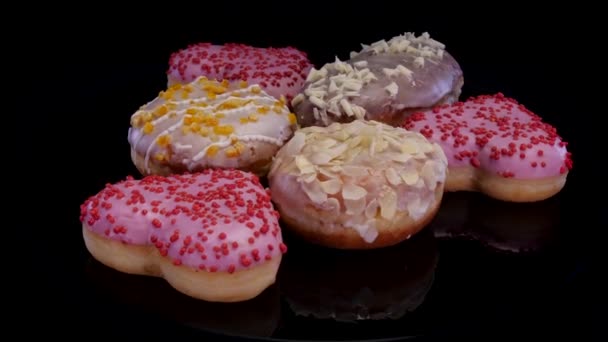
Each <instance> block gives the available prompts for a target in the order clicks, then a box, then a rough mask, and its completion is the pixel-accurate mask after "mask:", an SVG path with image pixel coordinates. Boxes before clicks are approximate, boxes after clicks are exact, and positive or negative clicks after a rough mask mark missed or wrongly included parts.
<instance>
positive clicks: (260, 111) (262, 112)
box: [258, 106, 270, 114]
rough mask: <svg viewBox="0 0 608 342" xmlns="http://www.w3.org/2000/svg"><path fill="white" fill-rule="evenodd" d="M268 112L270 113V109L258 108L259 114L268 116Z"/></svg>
mask: <svg viewBox="0 0 608 342" xmlns="http://www.w3.org/2000/svg"><path fill="white" fill-rule="evenodd" d="M268 111H270V108H268V107H266V106H264V107H260V108H258V113H260V114H266V113H268Z"/></svg>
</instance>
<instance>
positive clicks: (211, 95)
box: [207, 92, 217, 100]
mask: <svg viewBox="0 0 608 342" xmlns="http://www.w3.org/2000/svg"><path fill="white" fill-rule="evenodd" d="M207 97H208V98H209V100H215V98H216V97H217V96H216V95H215V93H209V92H208V93H207Z"/></svg>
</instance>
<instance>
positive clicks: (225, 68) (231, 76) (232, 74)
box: [167, 43, 312, 99]
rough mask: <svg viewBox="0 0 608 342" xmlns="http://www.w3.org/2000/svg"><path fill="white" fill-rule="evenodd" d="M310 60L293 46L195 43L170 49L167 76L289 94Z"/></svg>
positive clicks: (296, 88)
mask: <svg viewBox="0 0 608 342" xmlns="http://www.w3.org/2000/svg"><path fill="white" fill-rule="evenodd" d="M311 68H312V64H311V63H310V61H309V60H308V57H307V55H306V53H304V52H302V51H300V50H298V49H296V48H293V47H285V48H259V47H252V46H247V45H243V44H225V45H212V44H210V43H199V44H194V45H190V46H188V47H187V48H185V49H182V50H180V51H177V52H175V53H173V54H172V55H171V57H170V59H169V70H168V71H167V76H168V77H169V80H170V81H171V80H173V81H174V82H179V83H189V82H192V81H194V80H195V79H196V78H197V77H199V76H205V77H207V78H209V79H217V80H224V79H225V80H228V81H247V82H248V83H249V84H258V85H260V86H261V87H262V89H264V91H266V93H268V94H269V95H271V96H274V97H276V98H279V97H280V96H281V95H283V96H285V97H286V98H288V99H290V98H293V96H295V95H296V94H297V93H298V92H299V91H300V90H301V88H302V85H303V84H304V81H305V80H306V77H307V76H308V72H309V71H310V69H311Z"/></svg>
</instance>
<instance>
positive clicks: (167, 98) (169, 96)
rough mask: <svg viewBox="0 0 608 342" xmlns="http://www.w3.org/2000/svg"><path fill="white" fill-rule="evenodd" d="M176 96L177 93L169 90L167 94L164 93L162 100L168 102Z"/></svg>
mask: <svg viewBox="0 0 608 342" xmlns="http://www.w3.org/2000/svg"><path fill="white" fill-rule="evenodd" d="M174 94H175V91H174V90H173V89H169V90H167V91H166V92H164V93H163V94H162V95H161V98H162V99H163V100H167V101H168V100H173V95H174Z"/></svg>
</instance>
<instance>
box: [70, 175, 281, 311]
mask: <svg viewBox="0 0 608 342" xmlns="http://www.w3.org/2000/svg"><path fill="white" fill-rule="evenodd" d="M80 220H81V222H82V225H83V235H84V241H85V244H86V247H87V249H88V250H89V252H90V253H91V254H92V255H93V257H94V258H95V259H97V260H98V261H100V262H101V263H103V264H105V265H107V266H109V267H111V268H114V269H116V270H118V271H121V272H125V273H131V274H139V275H151V276H158V277H163V278H165V279H166V280H167V281H168V282H169V283H170V284H171V286H173V287H174V288H175V289H177V290H178V291H180V292H182V293H184V294H186V295H189V296H191V297H194V298H197V299H202V300H206V301H213V302H237V301H244V300H248V299H251V298H253V297H256V296H257V295H258V294H260V293H261V292H263V291H264V290H265V289H266V288H267V287H269V286H270V285H272V284H273V283H274V282H275V279H276V273H277V271H278V268H279V264H280V262H281V257H282V254H283V253H285V252H286V250H287V247H286V246H285V244H283V240H282V235H281V231H280V228H279V224H278V213H277V212H276V211H275V210H274V209H273V206H272V204H271V202H270V196H269V195H268V193H267V192H266V190H265V189H264V188H263V187H262V185H261V184H260V182H259V179H258V178H257V176H255V175H253V174H250V173H247V172H243V171H239V170H219V169H215V170H214V169H207V170H205V171H203V172H201V173H197V174H184V175H172V176H168V177H162V176H148V177H145V178H143V179H142V180H134V179H133V178H131V177H129V178H127V180H125V181H121V182H119V183H117V184H108V185H106V187H105V189H103V190H102V191H101V192H99V193H98V194H96V195H95V196H92V197H90V198H88V199H87V200H86V201H85V202H84V204H82V206H81V216H80Z"/></svg>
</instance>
